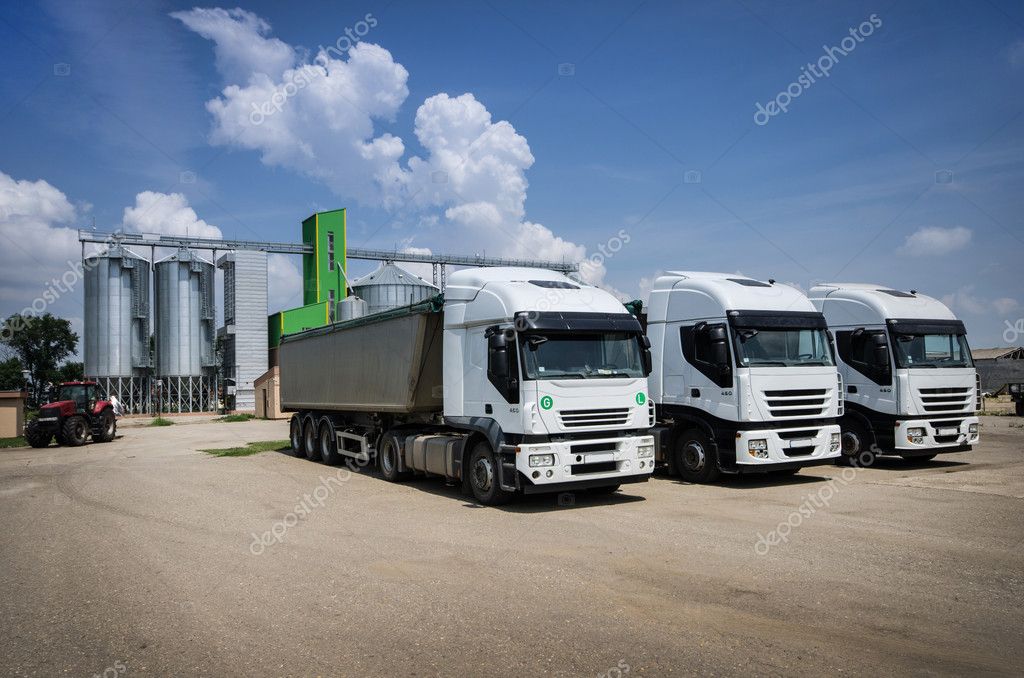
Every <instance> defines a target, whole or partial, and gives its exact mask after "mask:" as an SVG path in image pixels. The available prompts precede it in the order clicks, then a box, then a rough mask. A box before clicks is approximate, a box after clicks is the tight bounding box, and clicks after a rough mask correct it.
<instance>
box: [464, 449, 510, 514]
mask: <svg viewBox="0 0 1024 678" xmlns="http://www.w3.org/2000/svg"><path fill="white" fill-rule="evenodd" d="M469 487H470V489H472V490H473V496H474V497H476V500H477V501H478V502H480V503H481V504H483V505H485V506H498V505H499V504H507V503H508V502H509V501H510V500H511V499H512V493H511V492H508V491H506V490H503V489H501V485H500V484H499V483H498V460H497V458H496V457H495V455H494V450H492V449H491V446H490V445H489V444H488V443H485V442H481V443H478V444H477V446H476V447H475V448H473V454H472V455H471V456H470V458H469Z"/></svg>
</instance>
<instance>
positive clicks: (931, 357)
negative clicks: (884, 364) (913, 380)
mask: <svg viewBox="0 0 1024 678" xmlns="http://www.w3.org/2000/svg"><path fill="white" fill-rule="evenodd" d="M893 339H894V341H893V344H894V345H895V351H894V353H895V354H896V366H897V367H903V368H907V367H933V368H938V367H974V362H973V361H972V360H971V351H970V349H969V348H967V337H965V336H964V335H962V334H905V333H894V334H893Z"/></svg>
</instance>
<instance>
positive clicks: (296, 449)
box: [288, 414, 306, 457]
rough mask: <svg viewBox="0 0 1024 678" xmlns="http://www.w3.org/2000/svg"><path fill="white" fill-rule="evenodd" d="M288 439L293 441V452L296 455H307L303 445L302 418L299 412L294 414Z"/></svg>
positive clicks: (289, 427) (289, 425)
mask: <svg viewBox="0 0 1024 678" xmlns="http://www.w3.org/2000/svg"><path fill="white" fill-rule="evenodd" d="M288 439H289V440H290V441H291V443H292V454H294V455H295V456H296V457H305V456H306V449H305V448H304V447H303V446H302V445H303V443H302V419H301V418H300V417H299V415H297V414H293V415H292V420H291V422H290V423H289V424H288Z"/></svg>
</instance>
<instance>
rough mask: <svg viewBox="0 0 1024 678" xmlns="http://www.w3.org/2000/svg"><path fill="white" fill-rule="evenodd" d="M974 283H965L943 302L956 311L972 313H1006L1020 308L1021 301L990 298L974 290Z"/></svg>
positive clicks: (943, 299) (1007, 298)
mask: <svg viewBox="0 0 1024 678" xmlns="http://www.w3.org/2000/svg"><path fill="white" fill-rule="evenodd" d="M974 289H975V288H974V285H965V286H963V287H961V288H959V289H958V290H956V291H955V292H952V293H950V294H947V295H945V296H943V297H942V300H941V301H942V303H944V304H945V305H946V306H949V307H950V308H951V309H953V310H954V311H955V312H956V313H958V314H960V313H966V314H970V315H993V314H995V315H1006V314H1008V313H1011V312H1013V311H1015V310H1016V309H1018V308H1020V302H1018V301H1017V300H1016V299H1011V298H1010V297H998V298H996V299H988V298H985V297H983V296H979V295H978V294H976V293H975V291H974Z"/></svg>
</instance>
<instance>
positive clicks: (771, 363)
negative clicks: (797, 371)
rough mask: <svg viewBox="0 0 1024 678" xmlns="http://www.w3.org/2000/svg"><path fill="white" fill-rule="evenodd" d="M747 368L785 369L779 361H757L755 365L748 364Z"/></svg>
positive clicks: (784, 364) (783, 364)
mask: <svg viewBox="0 0 1024 678" xmlns="http://www.w3.org/2000/svg"><path fill="white" fill-rule="evenodd" d="M747 367H786V363H785V362H783V361H781V360H759V361H758V362H756V363H750V364H749V365H747Z"/></svg>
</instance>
